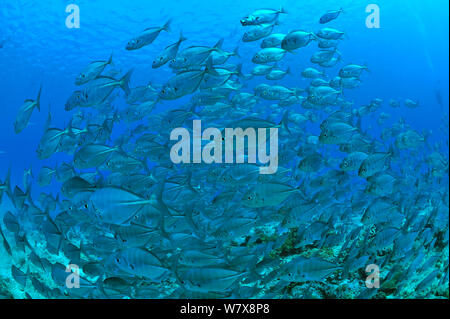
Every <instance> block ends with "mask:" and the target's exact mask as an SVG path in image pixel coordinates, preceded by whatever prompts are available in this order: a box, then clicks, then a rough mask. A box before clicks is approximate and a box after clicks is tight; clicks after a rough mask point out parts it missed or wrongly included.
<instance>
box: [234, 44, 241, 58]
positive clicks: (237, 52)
mask: <svg viewBox="0 0 450 319" xmlns="http://www.w3.org/2000/svg"><path fill="white" fill-rule="evenodd" d="M233 55H234V56H237V57H238V58H240V57H241V56H240V55H239V46H236V48H235V49H234V51H233Z"/></svg>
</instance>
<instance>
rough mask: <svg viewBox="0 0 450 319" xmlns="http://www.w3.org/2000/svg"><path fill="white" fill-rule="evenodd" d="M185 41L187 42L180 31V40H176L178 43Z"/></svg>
mask: <svg viewBox="0 0 450 319" xmlns="http://www.w3.org/2000/svg"><path fill="white" fill-rule="evenodd" d="M186 40H187V38H186V37H185V36H183V31H180V39H179V40H178V43H181V42H183V41H186Z"/></svg>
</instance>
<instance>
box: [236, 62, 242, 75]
mask: <svg viewBox="0 0 450 319" xmlns="http://www.w3.org/2000/svg"><path fill="white" fill-rule="evenodd" d="M236 75H237V76H238V77H240V78H242V77H243V76H244V74H243V73H242V63H239V64H238V65H237V68H236Z"/></svg>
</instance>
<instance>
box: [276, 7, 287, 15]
mask: <svg viewBox="0 0 450 319" xmlns="http://www.w3.org/2000/svg"><path fill="white" fill-rule="evenodd" d="M278 12H279V13H285V14H287V13H288V12H287V11H286V10H285V9H284V8H283V7H280V10H278Z"/></svg>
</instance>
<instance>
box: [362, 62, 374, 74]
mask: <svg viewBox="0 0 450 319" xmlns="http://www.w3.org/2000/svg"><path fill="white" fill-rule="evenodd" d="M362 67H363V70H366V71H367V72H369V73H372V71H370V69H369V68H368V67H367V63H364V64H363V66H362Z"/></svg>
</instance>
